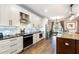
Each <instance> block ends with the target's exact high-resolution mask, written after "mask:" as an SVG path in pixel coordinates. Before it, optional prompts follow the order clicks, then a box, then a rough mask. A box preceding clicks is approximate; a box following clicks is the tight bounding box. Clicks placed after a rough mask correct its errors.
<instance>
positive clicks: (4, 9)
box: [0, 4, 11, 26]
mask: <svg viewBox="0 0 79 59" xmlns="http://www.w3.org/2000/svg"><path fill="white" fill-rule="evenodd" d="M10 15H11V14H10V6H9V5H6V4H3V5H0V25H4V26H8V25H9V20H10Z"/></svg>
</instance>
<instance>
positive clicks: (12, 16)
mask: <svg viewBox="0 0 79 59" xmlns="http://www.w3.org/2000/svg"><path fill="white" fill-rule="evenodd" d="M20 12H23V13H25V14H29V12H28V11H27V10H25V9H23V8H22V7H20V6H18V5H14V4H2V5H0V25H4V26H20Z"/></svg>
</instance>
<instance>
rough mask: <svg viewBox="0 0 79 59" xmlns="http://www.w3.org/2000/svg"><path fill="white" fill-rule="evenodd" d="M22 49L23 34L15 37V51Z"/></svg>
mask: <svg viewBox="0 0 79 59" xmlns="http://www.w3.org/2000/svg"><path fill="white" fill-rule="evenodd" d="M22 50H23V36H21V37H17V53H19V52H21V51H22Z"/></svg>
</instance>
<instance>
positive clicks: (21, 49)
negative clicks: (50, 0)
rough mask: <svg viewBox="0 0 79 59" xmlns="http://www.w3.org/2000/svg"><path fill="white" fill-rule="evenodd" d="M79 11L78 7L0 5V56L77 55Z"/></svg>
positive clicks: (68, 5)
mask: <svg viewBox="0 0 79 59" xmlns="http://www.w3.org/2000/svg"><path fill="white" fill-rule="evenodd" d="M57 7H58V8H57ZM58 9H59V10H58ZM61 10H62V11H61ZM78 10H79V5H78V4H48V5H47V4H0V54H78V53H79V46H78V38H79V27H78V26H79V11H78ZM38 11H39V12H38Z"/></svg>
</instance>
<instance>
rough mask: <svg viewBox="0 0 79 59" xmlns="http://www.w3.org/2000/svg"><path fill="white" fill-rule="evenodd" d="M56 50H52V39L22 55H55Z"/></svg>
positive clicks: (37, 44) (44, 40)
mask: <svg viewBox="0 0 79 59" xmlns="http://www.w3.org/2000/svg"><path fill="white" fill-rule="evenodd" d="M55 53H56V52H55V48H52V39H43V40H41V41H40V42H38V43H36V44H34V45H33V46H31V47H29V48H27V49H25V50H24V52H22V53H21V54H55Z"/></svg>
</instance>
